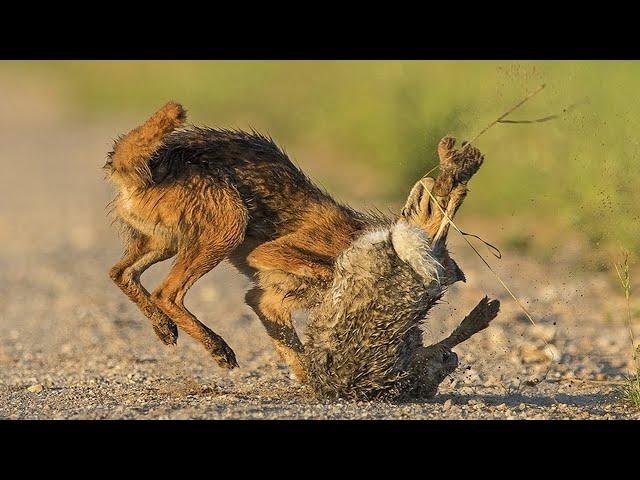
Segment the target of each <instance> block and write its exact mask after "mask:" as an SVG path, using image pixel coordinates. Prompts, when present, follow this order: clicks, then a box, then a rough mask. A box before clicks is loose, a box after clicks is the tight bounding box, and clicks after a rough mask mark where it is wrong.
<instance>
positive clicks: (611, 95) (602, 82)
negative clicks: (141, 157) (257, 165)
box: [0, 61, 640, 254]
mask: <svg viewBox="0 0 640 480" xmlns="http://www.w3.org/2000/svg"><path fill="white" fill-rule="evenodd" d="M0 68H10V69H12V70H13V71H14V72H19V73H20V74H24V75H29V76H32V77H33V76H35V77H42V78H47V79H51V81H52V82H54V83H55V84H56V85H59V86H62V89H63V90H64V92H65V95H67V98H68V102H69V103H70V104H72V105H73V108H74V109H75V111H76V112H77V115H79V116H80V117H81V118H83V119H89V120H91V119H99V118H101V117H108V116H113V115H123V114H131V116H132V117H133V116H136V118H140V119H142V118H143V117H144V116H145V115H147V114H148V113H150V112H151V111H153V110H154V109H155V108H157V107H158V106H160V105H161V104H162V103H163V102H165V101H166V100H169V99H175V100H177V101H180V102H182V103H183V104H184V105H185V106H186V107H187V108H188V109H189V110H190V118H191V121H193V122H194V123H206V124H210V125H220V126H237V127H241V128H247V127H249V126H254V127H256V128H258V129H259V130H264V131H267V132H268V133H270V134H271V135H272V136H273V137H274V138H275V139H276V140H277V141H278V142H279V143H281V144H283V145H284V146H285V147H286V149H287V151H288V152H289V153H291V155H292V157H294V158H295V159H296V160H298V161H299V162H300V163H301V164H302V165H303V166H305V169H306V168H307V165H313V169H312V170H313V171H314V172H316V173H318V172H319V173H318V174H319V175H320V176H321V177H322V180H323V183H324V185H325V186H326V187H327V188H329V189H330V190H332V191H337V193H338V194H339V195H341V196H342V197H343V198H347V199H356V200H358V201H361V202H365V203H368V204H377V205H379V204H380V203H381V202H400V201H401V200H402V199H403V198H404V196H405V195H406V193H407V192H408V190H409V189H410V187H411V186H412V184H413V182H414V181H415V180H416V179H417V178H419V177H420V176H421V175H422V174H424V173H425V172H426V171H427V170H429V169H430V168H431V167H432V166H433V165H435V161H436V155H435V146H436V144H437V141H438V140H439V138H440V137H442V136H443V135H445V134H448V133H451V134H454V135H456V136H457V137H458V138H465V137H466V138H469V137H472V136H473V135H474V134H475V133H477V132H478V131H479V130H480V129H481V128H483V127H484V126H485V125H486V124H488V123H489V122H491V121H492V120H494V119H495V118H497V116H498V115H500V114H501V113H502V112H504V111H505V110H507V109H508V108H509V107H510V106H512V105H513V104H514V103H516V102H517V101H518V100H519V99H521V98H522V97H523V96H524V95H526V93H527V92H529V91H531V90H533V89H534V88H536V87H537V86H538V85H539V84H541V83H546V84H547V88H546V89H545V90H544V91H543V92H542V93H540V94H539V95H538V96H536V97H535V98H534V99H533V100H532V101H531V102H529V103H528V104H526V105H525V106H524V107H523V108H522V109H520V110H518V111H517V112H516V113H514V114H513V115H512V117H510V118H514V119H521V118H536V117H541V116H545V115H548V114H552V113H557V112H559V111H561V110H562V109H563V108H565V107H567V106H569V105H570V104H573V103H575V102H583V101H584V102H586V103H583V104H581V105H580V106H578V107H577V108H576V109H575V110H573V111H571V112H570V113H569V114H567V115H566V116H564V117H562V118H560V119H557V120H554V121H551V122H547V123H542V124H529V125H497V126H495V127H494V128H493V129H491V130H490V131H489V132H488V133H486V134H485V135H484V136H483V137H481V138H480V139H479V140H478V142H477V146H478V147H479V148H480V149H481V150H482V151H483V152H484V153H485V156H486V163H485V166H484V167H483V169H482V170H481V171H480V173H479V174H478V176H477V177H476V178H474V180H473V181H472V185H471V187H472V194H471V197H470V200H472V201H469V202H467V203H466V204H465V206H464V207H463V212H462V215H461V219H463V218H467V217H471V216H475V217H481V216H484V217H492V218H496V219H501V218H505V219H510V223H509V225H511V227H509V228H510V231H509V232H506V233H505V235H507V236H509V235H510V236H511V237H514V235H520V236H521V237H528V236H529V235H530V234H531V233H535V228H537V226H538V225H544V226H545V228H546V230H547V233H546V234H545V235H543V237H544V239H543V240H541V241H542V243H543V244H544V245H546V246H547V247H548V248H553V247H554V246H557V245H558V244H559V243H561V242H562V241H563V235H566V233H567V232H577V233H579V234H580V235H581V236H583V237H584V238H586V239H587V241H588V242H589V244H590V245H592V246H593V247H595V249H594V250H603V251H607V250H614V249H617V248H619V247H620V246H625V247H626V248H628V249H630V250H632V251H633V252H635V253H636V254H637V253H640V235H638V231H639V230H640V229H639V227H640V168H639V155H638V154H639V145H638V138H637V132H638V131H639V129H640V97H639V96H638V94H637V92H638V91H640V63H638V62H622V61H620V62H618V61H606V62H605V61H598V62H584V61H583V62H564V61H543V62H532V61H528V62H517V61H511V62H495V61H490V62H484V61H455V62H446V61H433V62H411V61H402V62H400V61H353V62H352V61H274V62H271V61H235V62H233V61H215V62H213V61H190V62H183V61H161V62H158V61H153V62H151V61H140V62H138V61H113V62H105V61H92V62H85V61H65V62H12V63H11V64H4V65H3V66H2V67H0ZM128 126H129V125H127V127H128ZM123 129H124V127H123ZM461 221H462V220H461ZM514 238H515V237H514ZM507 243H508V242H507ZM521 243H522V242H520V243H518V241H515V245H516V248H524V247H525V246H526V245H524V244H521Z"/></svg>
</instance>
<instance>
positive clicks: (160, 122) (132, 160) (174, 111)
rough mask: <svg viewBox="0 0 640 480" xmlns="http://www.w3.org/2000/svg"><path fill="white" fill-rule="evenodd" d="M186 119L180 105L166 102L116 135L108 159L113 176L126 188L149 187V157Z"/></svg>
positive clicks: (185, 113)
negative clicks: (139, 123)
mask: <svg viewBox="0 0 640 480" xmlns="http://www.w3.org/2000/svg"><path fill="white" fill-rule="evenodd" d="M186 118H187V112H186V110H185V109H184V108H183V107H182V105H180V104H179V103H175V102H169V103H167V104H166V105H165V106H164V107H162V108H161V109H160V110H158V111H157V112H156V113H154V114H153V115H152V116H151V117H149V119H148V120H147V121H146V122H144V123H143V124H142V125H140V126H139V127H136V128H134V129H133V130H131V131H130V132H129V133H127V134H126V135H123V136H121V137H120V138H118V140H116V142H115V144H114V146H113V152H111V154H110V161H109V162H108V165H109V166H110V170H111V172H112V177H113V179H114V180H115V181H116V182H117V183H120V184H121V185H122V186H123V187H125V188H144V187H147V186H149V185H150V184H151V182H152V180H151V170H150V168H149V159H150V158H151V156H152V155H153V154H154V153H155V152H156V150H157V149H158V148H159V147H160V146H161V145H162V142H163V140H164V138H165V137H166V136H167V135H168V134H170V133H171V132H173V131H174V130H175V129H176V128H178V127H180V126H181V125H183V124H184V122H185V120H186Z"/></svg>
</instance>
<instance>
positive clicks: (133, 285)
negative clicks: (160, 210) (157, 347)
mask: <svg viewBox="0 0 640 480" xmlns="http://www.w3.org/2000/svg"><path fill="white" fill-rule="evenodd" d="M175 254H176V252H175V250H174V249H172V248H171V247H168V246H167V245H166V243H165V242H163V241H162V239H158V238H152V237H148V236H146V235H144V234H142V233H139V232H134V233H132V234H131V236H130V239H129V242H128V244H127V250H126V253H125V254H124V256H123V257H122V259H121V260H120V261H119V262H118V263H117V264H116V265H114V266H113V267H112V268H111V270H110V271H109V276H110V277H111V279H112V280H113V281H114V282H115V284H116V285H117V286H118V287H119V288H120V290H122V291H123V292H124V293H125V295H127V296H128V297H129V298H130V299H131V301H132V302H134V303H135V304H136V305H137V306H138V308H139V309H140V310H141V311H142V313H144V315H145V316H146V317H147V318H148V319H149V320H151V324H152V326H153V330H154V332H156V335H157V336H158V338H160V340H161V341H162V342H163V343H164V344H166V345H175V343H176V340H177V339H178V329H177V327H176V324H175V323H173V321H172V320H171V319H170V318H169V317H167V316H166V315H165V314H164V313H163V312H162V310H160V308H158V307H157V306H156V305H155V304H154V303H153V301H152V300H151V297H150V295H149V292H148V291H147V290H146V289H145V288H144V287H143V286H142V284H141V283H140V276H141V275H142V273H143V272H144V271H145V270H146V269H147V268H149V267H150V266H151V265H153V264H155V263H158V262H161V261H163V260H167V259H168V258H171V257H172V256H174V255H175Z"/></svg>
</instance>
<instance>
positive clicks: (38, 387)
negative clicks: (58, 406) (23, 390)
mask: <svg viewBox="0 0 640 480" xmlns="http://www.w3.org/2000/svg"><path fill="white" fill-rule="evenodd" d="M43 390H44V387H43V386H42V385H40V384H39V383H37V384H35V385H31V386H30V387H29V388H27V391H29V392H31V393H40V392H42V391H43Z"/></svg>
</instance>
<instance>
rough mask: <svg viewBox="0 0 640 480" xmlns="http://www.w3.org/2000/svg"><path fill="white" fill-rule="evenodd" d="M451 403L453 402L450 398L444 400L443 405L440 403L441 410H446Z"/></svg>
mask: <svg viewBox="0 0 640 480" xmlns="http://www.w3.org/2000/svg"><path fill="white" fill-rule="evenodd" d="M452 404H453V402H452V401H451V399H449V400H447V401H446V402H444V405H442V410H444V411H445V412H446V411H448V410H449V409H450V408H451V405H452Z"/></svg>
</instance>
